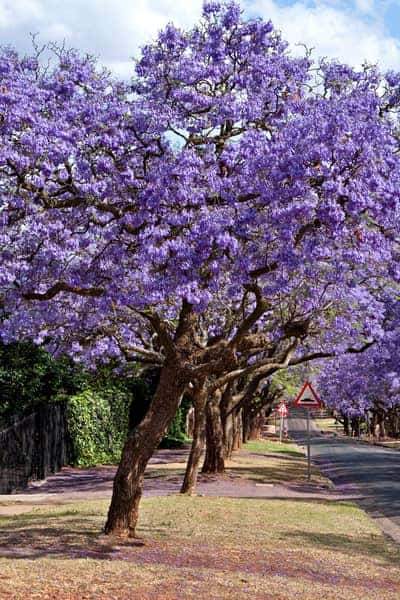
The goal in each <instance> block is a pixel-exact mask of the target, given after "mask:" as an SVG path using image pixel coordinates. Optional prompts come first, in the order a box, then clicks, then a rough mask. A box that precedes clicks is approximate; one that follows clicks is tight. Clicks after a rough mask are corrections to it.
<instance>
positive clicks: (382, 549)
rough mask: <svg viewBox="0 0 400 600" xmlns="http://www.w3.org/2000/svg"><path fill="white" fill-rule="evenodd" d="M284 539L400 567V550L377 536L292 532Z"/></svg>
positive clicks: (284, 536)
mask: <svg viewBox="0 0 400 600" xmlns="http://www.w3.org/2000/svg"><path fill="white" fill-rule="evenodd" d="M282 538H284V539H285V540H288V542H289V541H295V542H296V543H298V544H300V545H308V546H312V547H313V548H321V549H323V550H333V551H335V550H337V551H339V552H340V553H342V554H343V553H345V554H349V555H351V556H355V555H357V556H365V557H367V558H370V559H371V558H373V559H374V560H376V559H378V560H380V561H382V562H385V563H388V564H390V565H392V566H394V565H399V566H400V550H399V549H398V547H397V546H395V545H394V544H390V545H388V544H387V541H386V540H385V538H383V537H381V536H375V535H372V534H371V535H360V536H358V537H356V538H355V537H352V536H351V535H344V534H337V533H330V532H329V533H315V532H311V531H290V532H287V533H286V532H285V533H283V534H282Z"/></svg>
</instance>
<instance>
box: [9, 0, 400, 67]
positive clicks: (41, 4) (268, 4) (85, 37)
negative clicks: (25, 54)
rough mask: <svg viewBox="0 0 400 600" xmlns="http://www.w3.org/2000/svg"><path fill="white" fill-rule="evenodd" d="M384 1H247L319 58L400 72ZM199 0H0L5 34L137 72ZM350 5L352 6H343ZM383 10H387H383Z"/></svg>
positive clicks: (399, 50)
mask: <svg viewBox="0 0 400 600" xmlns="http://www.w3.org/2000/svg"><path fill="white" fill-rule="evenodd" d="M385 3H386V0H382V1H381V2H374V1H373V0H354V2H353V9H349V8H348V5H349V2H345V1H344V0H336V1H333V0H297V1H296V2H294V3H293V4H291V5H287V4H285V5H283V6H282V5H280V4H279V2H278V0H242V5H243V6H244V7H245V9H246V10H245V13H246V14H247V15H255V14H257V15H262V16H263V17H265V18H271V19H272V21H273V22H274V24H275V25H276V26H277V27H279V28H280V29H281V30H282V33H283V36H284V38H286V39H288V41H289V42H291V43H292V44H296V43H297V42H304V43H306V44H307V45H309V46H315V48H316V51H315V53H316V55H319V56H321V55H323V56H324V55H326V56H333V57H337V58H339V59H342V60H344V61H347V62H350V63H353V64H354V63H356V64H360V63H361V62H362V61H363V60H364V59H367V60H368V61H371V62H375V61H379V62H380V63H381V64H382V65H383V66H385V67H391V68H399V69H400V42H399V40H398V39H395V38H393V37H390V36H389V35H388V34H387V32H386V31H385V28H384V23H383V17H382V14H378V12H377V11H378V9H379V7H380V8H382V6H383V5H384V4H385ZM201 7H202V0H112V1H110V0H0V38H1V40H2V43H3V44H12V45H14V46H16V47H17V48H19V49H20V50H24V51H26V50H28V49H29V48H30V38H29V32H39V33H40V39H41V40H42V41H47V40H52V41H63V40H64V39H65V40H66V43H67V45H70V46H73V47H76V48H80V49H82V50H84V51H87V52H91V53H93V54H96V55H98V56H99V57H100V60H101V61H102V62H103V63H105V64H107V65H108V66H110V67H111V68H112V69H113V70H115V72H116V73H117V74H118V75H121V76H124V77H129V76H130V75H131V74H132V73H133V66H132V61H131V60H130V59H131V58H132V57H133V56H135V55H137V54H138V49H139V48H140V46H142V45H143V44H144V43H146V42H147V41H149V40H151V39H152V38H153V37H154V35H156V33H157V31H158V30H160V29H161V28H162V27H164V25H165V24H166V23H167V22H168V21H174V22H175V23H176V24H178V25H179V26H187V25H190V24H191V23H194V22H195V21H196V20H197V19H198V17H199V15H200V13H201ZM346 7H347V8H346ZM381 13H382V11H381Z"/></svg>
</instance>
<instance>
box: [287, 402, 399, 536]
mask: <svg viewBox="0 0 400 600" xmlns="http://www.w3.org/2000/svg"><path fill="white" fill-rule="evenodd" d="M305 414H306V413H305V410H303V409H300V408H296V409H291V411H290V415H289V419H288V423H289V434H290V435H291V436H292V437H293V438H294V439H295V440H296V441H297V443H298V444H300V445H302V446H306V443H307V442H306V430H307V419H306V417H305ZM310 429H311V459H312V461H313V462H315V463H316V464H317V465H318V466H319V468H320V469H321V471H322V472H323V473H324V474H325V475H326V476H327V477H329V478H330V479H331V480H332V481H333V483H334V484H335V486H337V487H339V488H342V489H346V490H352V491H353V492H356V494H357V495H358V494H359V498H358V499H357V502H358V503H359V504H360V506H362V508H364V509H365V510H366V511H367V512H368V514H369V515H370V516H371V517H372V518H373V519H376V520H377V521H378V522H379V525H380V527H381V528H382V530H383V531H384V532H385V533H387V534H388V535H390V536H391V537H392V538H393V539H395V540H396V541H397V542H399V543H400V453H399V451H396V450H390V449H387V448H382V447H379V446H373V445H369V444H367V443H363V442H358V441H352V440H350V439H339V438H337V437H335V436H334V434H329V433H325V434H321V432H320V430H319V429H317V427H316V424H315V422H314V421H313V420H312V419H311V423H310Z"/></svg>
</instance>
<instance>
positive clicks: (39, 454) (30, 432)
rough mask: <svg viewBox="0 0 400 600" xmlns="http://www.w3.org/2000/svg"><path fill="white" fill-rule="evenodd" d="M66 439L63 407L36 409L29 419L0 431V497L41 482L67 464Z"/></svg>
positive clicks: (64, 406)
mask: <svg viewBox="0 0 400 600" xmlns="http://www.w3.org/2000/svg"><path fill="white" fill-rule="evenodd" d="M67 455H68V435H67V421H66V405H65V404H64V403H56V404H49V405H45V406H39V407H38V409H37V410H36V411H35V412H34V413H33V414H31V415H29V416H27V417H25V418H24V419H21V420H20V421H18V422H16V423H14V424H13V425H11V426H10V427H8V428H7V429H5V430H3V431H0V494H10V493H12V492H13V491H15V490H17V489H21V488H24V487H26V485H27V484H28V481H30V480H33V479H45V478H46V477H47V476H48V475H49V474H50V473H55V472H56V471H58V470H59V469H60V468H61V467H62V466H63V465H65V464H67Z"/></svg>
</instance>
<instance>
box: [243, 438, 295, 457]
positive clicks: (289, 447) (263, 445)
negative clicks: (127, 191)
mask: <svg viewBox="0 0 400 600" xmlns="http://www.w3.org/2000/svg"><path fill="white" fill-rule="evenodd" d="M243 448H245V449H246V450H249V451H250V452H257V453H260V452H261V453H265V452H277V453H279V454H289V455H291V456H304V452H302V451H301V450H300V448H299V447H298V446H297V445H296V444H295V443H294V442H292V441H290V440H289V441H285V442H282V443H281V442H278V441H277V440H275V441H274V440H252V441H250V442H247V444H245V445H244V446H243Z"/></svg>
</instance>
